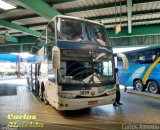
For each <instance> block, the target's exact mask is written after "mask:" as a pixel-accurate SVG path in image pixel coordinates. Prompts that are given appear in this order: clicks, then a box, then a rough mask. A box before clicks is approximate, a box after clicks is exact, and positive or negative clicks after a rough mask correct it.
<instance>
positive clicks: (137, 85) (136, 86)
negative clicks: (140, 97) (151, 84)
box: [134, 80, 143, 91]
mask: <svg viewBox="0 0 160 130" xmlns="http://www.w3.org/2000/svg"><path fill="white" fill-rule="evenodd" d="M134 89H135V90H138V91H143V84H142V81H141V80H136V81H135V83H134Z"/></svg>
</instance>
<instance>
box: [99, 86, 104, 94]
mask: <svg viewBox="0 0 160 130" xmlns="http://www.w3.org/2000/svg"><path fill="white" fill-rule="evenodd" d="M105 90H106V88H105V87H98V93H103V92H104V91H105Z"/></svg>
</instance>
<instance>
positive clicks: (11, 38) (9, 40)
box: [0, 34, 18, 42]
mask: <svg viewBox="0 0 160 130" xmlns="http://www.w3.org/2000/svg"><path fill="white" fill-rule="evenodd" d="M0 38H4V39H5V40H6V41H8V42H18V39H17V38H16V37H12V36H8V35H1V34H0Z"/></svg>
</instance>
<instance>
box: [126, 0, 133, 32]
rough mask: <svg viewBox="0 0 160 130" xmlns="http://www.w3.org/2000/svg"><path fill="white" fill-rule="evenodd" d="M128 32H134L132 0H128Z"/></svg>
mask: <svg viewBox="0 0 160 130" xmlns="http://www.w3.org/2000/svg"><path fill="white" fill-rule="evenodd" d="M127 14H128V33H131V32H132V0H127Z"/></svg>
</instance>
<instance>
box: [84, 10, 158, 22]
mask: <svg viewBox="0 0 160 130" xmlns="http://www.w3.org/2000/svg"><path fill="white" fill-rule="evenodd" d="M154 13H160V9H155V10H147V11H146V10H145V11H136V12H132V15H133V16H136V15H144V14H154ZM117 16H120V14H117ZM121 16H122V17H124V16H127V13H122V14H121ZM108 18H115V15H114V14H113V15H103V16H94V17H86V19H90V20H99V19H108Z"/></svg>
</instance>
